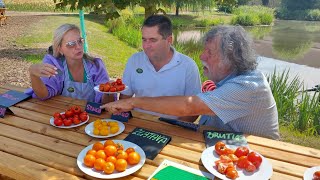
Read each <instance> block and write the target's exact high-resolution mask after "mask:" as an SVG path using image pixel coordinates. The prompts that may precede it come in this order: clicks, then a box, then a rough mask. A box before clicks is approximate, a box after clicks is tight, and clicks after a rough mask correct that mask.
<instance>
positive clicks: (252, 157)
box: [248, 151, 262, 168]
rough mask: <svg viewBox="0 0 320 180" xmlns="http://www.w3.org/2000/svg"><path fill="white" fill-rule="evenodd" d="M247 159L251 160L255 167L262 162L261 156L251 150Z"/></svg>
mask: <svg viewBox="0 0 320 180" xmlns="http://www.w3.org/2000/svg"><path fill="white" fill-rule="evenodd" d="M248 160H249V161H250V162H252V164H253V165H254V166H255V167H256V168H259V166H260V165H261V162H262V157H261V156H260V155H259V154H258V153H256V152H254V151H252V152H250V153H249V154H248Z"/></svg>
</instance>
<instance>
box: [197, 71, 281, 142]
mask: <svg viewBox="0 0 320 180" xmlns="http://www.w3.org/2000/svg"><path fill="white" fill-rule="evenodd" d="M197 96H198V97H199V98H200V99H201V100H202V101H203V102H204V103H205V104H206V105H207V106H208V107H209V108H210V109H211V110H212V111H213V112H214V113H215V114H216V115H215V116H208V115H203V116H202V117H201V119H200V122H199V123H200V124H203V125H208V126H213V127H216V128H218V129H221V130H225V131H235V132H243V133H246V134H253V135H257V136H262V137H267V138H271V139H279V125H278V111H277V107H276V103H275V100H274V98H273V95H272V92H271V89H270V86H269V83H268V82H267V80H266V78H265V76H264V75H263V73H262V72H260V71H258V70H254V71H252V72H248V73H245V74H242V75H238V76H236V75H235V74H231V75H229V76H228V77H226V78H225V79H224V80H222V81H220V82H219V83H217V88H216V89H215V90H213V91H209V92H205V93H200V94H198V95H197Z"/></svg>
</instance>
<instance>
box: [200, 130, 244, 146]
mask: <svg viewBox="0 0 320 180" xmlns="http://www.w3.org/2000/svg"><path fill="white" fill-rule="evenodd" d="M203 136H204V139H205V142H206V146H207V147H210V146H214V145H215V144H216V143H217V142H218V141H223V142H224V143H226V144H227V145H231V146H248V142H247V140H246V137H245V136H244V135H243V133H242V132H227V131H212V130H204V131H203Z"/></svg>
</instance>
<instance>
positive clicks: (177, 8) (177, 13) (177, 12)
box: [176, 2, 181, 16]
mask: <svg viewBox="0 0 320 180" xmlns="http://www.w3.org/2000/svg"><path fill="white" fill-rule="evenodd" d="M180 7H181V3H180V2H177V3H176V16H179V9H180Z"/></svg>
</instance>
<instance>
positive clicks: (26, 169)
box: [0, 151, 83, 180]
mask: <svg viewBox="0 0 320 180" xmlns="http://www.w3.org/2000/svg"><path fill="white" fill-rule="evenodd" d="M0 159H1V160H0V174H2V175H5V176H8V177H10V178H14V179H39V180H42V179H43V180H48V179H70V180H82V179H83V178H80V177H77V176H74V175H71V174H69V173H65V172H62V171H59V170H57V169H54V168H51V167H48V166H45V165H42V164H38V163H35V162H32V161H29V160H26V159H24V158H21V157H17V156H14V155H12V154H8V153H5V152H2V151H0Z"/></svg>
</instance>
